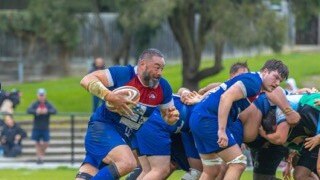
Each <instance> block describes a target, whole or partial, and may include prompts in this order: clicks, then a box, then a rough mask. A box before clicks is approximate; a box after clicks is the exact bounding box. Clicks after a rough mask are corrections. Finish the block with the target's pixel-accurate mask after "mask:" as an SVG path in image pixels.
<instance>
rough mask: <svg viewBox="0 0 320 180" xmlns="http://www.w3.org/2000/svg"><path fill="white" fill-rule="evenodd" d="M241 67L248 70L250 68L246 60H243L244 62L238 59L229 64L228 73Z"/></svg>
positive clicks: (232, 72)
mask: <svg viewBox="0 0 320 180" xmlns="http://www.w3.org/2000/svg"><path fill="white" fill-rule="evenodd" d="M241 68H246V69H248V71H250V69H249V67H248V64H247V61H245V62H240V61H239V62H236V63H234V64H232V65H231V67H230V71H229V74H234V73H236V72H237V71H238V70H239V69H241Z"/></svg>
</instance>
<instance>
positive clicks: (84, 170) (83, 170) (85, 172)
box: [76, 163, 98, 180]
mask: <svg viewBox="0 0 320 180" xmlns="http://www.w3.org/2000/svg"><path fill="white" fill-rule="evenodd" d="M97 172H98V169H97V168H95V167H94V166H92V165H90V164H88V163H85V164H83V165H82V166H81V167H80V169H79V172H78V174H77V175H76V180H86V179H89V178H90V176H94V175H95V174H97ZM81 174H82V175H81Z"/></svg>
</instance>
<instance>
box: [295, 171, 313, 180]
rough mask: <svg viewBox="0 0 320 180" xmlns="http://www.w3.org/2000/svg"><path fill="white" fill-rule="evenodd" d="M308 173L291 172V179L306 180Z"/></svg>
mask: <svg viewBox="0 0 320 180" xmlns="http://www.w3.org/2000/svg"><path fill="white" fill-rule="evenodd" d="M309 176H310V173H306V172H305V171H296V170H295V171H293V177H294V179H297V180H302V179H308V177H309Z"/></svg>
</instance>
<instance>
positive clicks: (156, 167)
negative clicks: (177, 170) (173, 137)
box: [143, 155, 170, 180]
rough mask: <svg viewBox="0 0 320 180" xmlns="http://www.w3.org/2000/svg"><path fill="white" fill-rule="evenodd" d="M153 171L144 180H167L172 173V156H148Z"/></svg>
mask: <svg viewBox="0 0 320 180" xmlns="http://www.w3.org/2000/svg"><path fill="white" fill-rule="evenodd" d="M147 158H148V161H149V163H150V167H151V170H150V172H149V173H148V174H146V175H145V176H144V177H143V179H145V180H148V179H155V180H156V179H159V180H161V179H165V178H166V177H167V176H168V174H169V173H170V156H169V155H168V156H148V157H147Z"/></svg>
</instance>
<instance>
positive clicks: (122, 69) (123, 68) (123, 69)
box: [108, 64, 135, 73]
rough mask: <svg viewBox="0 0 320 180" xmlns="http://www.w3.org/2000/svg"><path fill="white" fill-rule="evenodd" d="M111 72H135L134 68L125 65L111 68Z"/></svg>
mask: <svg viewBox="0 0 320 180" xmlns="http://www.w3.org/2000/svg"><path fill="white" fill-rule="evenodd" d="M108 69H109V70H110V71H112V72H121V73H123V72H134V71H135V70H134V67H133V66H132V65H130V64H129V65H126V66H123V65H114V66H110V67H109V68H108Z"/></svg>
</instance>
